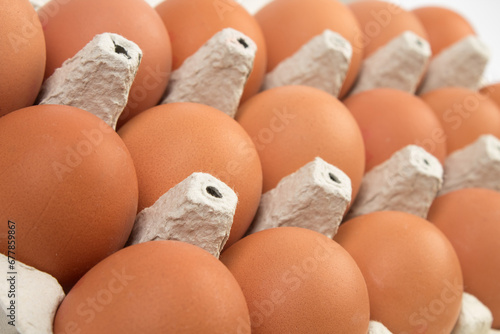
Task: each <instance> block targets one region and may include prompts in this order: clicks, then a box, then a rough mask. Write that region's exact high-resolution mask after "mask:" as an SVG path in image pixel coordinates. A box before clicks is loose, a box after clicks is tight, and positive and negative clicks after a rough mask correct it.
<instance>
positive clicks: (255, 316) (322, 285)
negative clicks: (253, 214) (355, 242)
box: [221, 227, 370, 334]
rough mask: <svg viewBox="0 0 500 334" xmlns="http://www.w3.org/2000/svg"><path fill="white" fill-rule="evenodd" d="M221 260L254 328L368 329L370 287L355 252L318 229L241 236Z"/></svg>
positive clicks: (255, 330)
mask: <svg viewBox="0 0 500 334" xmlns="http://www.w3.org/2000/svg"><path fill="white" fill-rule="evenodd" d="M221 261H222V262H223V263H224V264H225V265H226V266H227V267H228V268H229V270H230V271H231V273H233V275H234V277H235V278H236V280H237V281H238V283H239V284H240V286H241V288H242V290H243V294H244V295H245V298H246V300H247V304H248V308H249V311H250V321H251V324H252V333H255V334H261V333H269V334H274V333H297V334H299V333H304V334H306V333H307V334H310V333H349V334H356V333H359V334H366V332H367V330H368V322H369V318H370V312H369V301H368V292H367V289H366V284H365V281H364V279H363V276H362V274H361V272H360V270H359V268H358V267H357V266H356V263H355V262H354V260H353V259H352V257H351V256H350V255H349V254H348V253H347V252H346V251H345V250H344V249H343V248H342V247H340V246H339V245H338V244H337V243H336V242H334V241H332V240H331V239H329V238H327V237H325V236H324V235H322V234H319V233H317V232H314V231H311V230H307V229H302V228H297V227H279V228H275V229H270V230H264V231H261V232H258V233H255V234H252V235H250V236H247V237H245V238H244V239H242V240H240V241H238V242H237V243H236V244H234V245H233V246H232V247H230V248H229V249H227V250H226V251H225V252H224V253H222V256H221Z"/></svg>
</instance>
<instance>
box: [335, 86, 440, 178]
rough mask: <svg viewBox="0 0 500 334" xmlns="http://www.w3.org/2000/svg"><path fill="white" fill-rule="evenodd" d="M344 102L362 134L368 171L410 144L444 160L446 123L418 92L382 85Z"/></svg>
mask: <svg viewBox="0 0 500 334" xmlns="http://www.w3.org/2000/svg"><path fill="white" fill-rule="evenodd" d="M344 103H345V105H346V106H347V108H348V109H349V110H350V111H351V113H352V115H353V116H354V118H355V119H356V121H357V122H358V125H359V128H360V129H361V133H362V134H363V139H364V142H365V149H366V171H369V170H370V169H372V168H373V167H375V166H377V165H379V164H381V163H383V162H384V161H386V160H387V159H389V158H390V157H391V156H392V155H393V154H394V153H396V152H397V151H399V150H400V149H402V148H404V147H405V146H408V145H418V146H421V147H423V148H425V149H426V150H427V151H428V152H429V153H431V154H433V155H434V156H435V157H436V158H438V159H439V160H440V161H441V163H443V162H444V159H445V157H446V144H445V140H446V139H445V134H444V130H443V127H442V126H441V124H440V123H439V120H438V119H437V117H436V116H435V115H434V113H433V112H432V110H431V109H430V108H429V106H427V105H426V104H425V103H424V102H423V101H422V100H421V99H419V98H418V97H416V96H415V95H412V94H409V93H406V92H403V91H400V90H396V89H389V88H379V89H374V90H369V91H365V92H362V93H359V94H356V95H353V96H351V97H349V98H348V99H346V100H345V101H344Z"/></svg>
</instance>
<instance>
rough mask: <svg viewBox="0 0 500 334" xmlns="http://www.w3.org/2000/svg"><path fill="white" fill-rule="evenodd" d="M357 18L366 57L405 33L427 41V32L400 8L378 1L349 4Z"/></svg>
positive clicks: (413, 17)
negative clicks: (407, 32)
mask: <svg viewBox="0 0 500 334" xmlns="http://www.w3.org/2000/svg"><path fill="white" fill-rule="evenodd" d="M349 8H350V9H351V10H352V12H353V13H354V16H355V17H356V18H357V20H358V22H359V25H360V27H361V31H362V35H361V36H359V37H358V43H360V44H362V45H363V46H364V49H365V52H364V57H365V58H368V57H370V56H371V55H372V54H373V53H374V52H375V51H377V50H378V49H379V48H380V47H383V46H385V45H386V44H387V43H389V42H390V41H391V40H393V39H394V38H396V37H398V36H399V35H401V34H402V33H403V32H405V31H411V32H413V33H415V34H416V35H418V36H420V37H422V38H423V39H425V40H427V38H428V36H427V32H426V31H425V28H424V27H423V26H422V23H420V21H419V20H418V18H417V16H416V15H415V14H413V13H412V12H409V11H407V10H404V9H403V8H401V7H400V6H398V5H396V4H393V3H390V2H386V1H378V0H360V1H355V2H352V3H350V4H349Z"/></svg>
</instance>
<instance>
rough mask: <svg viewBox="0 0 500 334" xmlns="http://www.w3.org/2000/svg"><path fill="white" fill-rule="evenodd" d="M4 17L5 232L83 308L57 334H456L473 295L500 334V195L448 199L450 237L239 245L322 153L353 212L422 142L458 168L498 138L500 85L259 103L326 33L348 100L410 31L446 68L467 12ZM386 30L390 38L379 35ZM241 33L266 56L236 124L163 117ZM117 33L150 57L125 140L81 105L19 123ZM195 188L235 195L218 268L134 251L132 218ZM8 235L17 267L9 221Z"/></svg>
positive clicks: (196, 4) (209, 10)
mask: <svg viewBox="0 0 500 334" xmlns="http://www.w3.org/2000/svg"><path fill="white" fill-rule="evenodd" d="M2 8H5V9H6V10H3V9H2V13H1V14H0V15H2V16H3V22H8V20H10V21H12V22H13V25H12V26H9V27H7V28H6V31H8V32H9V33H8V34H7V36H5V38H4V37H2V38H1V41H2V42H1V43H3V44H2V50H10V51H11V52H7V55H8V56H9V58H8V60H9V62H7V63H8V64H9V65H8V66H7V67H2V68H1V70H2V79H0V88H1V89H0V114H2V115H5V114H7V115H6V116H3V117H2V118H0V129H1V130H0V152H2V159H1V160H0V187H1V189H0V203H1V204H0V206H1V210H0V217H1V219H2V221H5V222H7V221H8V220H12V221H16V223H17V224H18V225H17V226H18V229H17V231H16V233H17V234H16V238H17V241H18V248H17V250H18V253H17V256H18V257H17V258H18V260H19V261H22V262H25V263H27V264H29V265H32V266H34V267H36V268H37V269H39V270H42V271H45V272H48V273H50V274H52V275H54V276H55V277H56V278H57V279H58V280H59V282H60V283H61V284H62V285H63V286H64V288H65V289H66V291H69V293H68V296H67V297H66V299H65V300H64V302H63V304H62V305H61V307H60V309H59V311H58V313H57V317H56V320H55V332H56V333H127V332H129V333H142V332H145V333H155V332H165V331H167V332H176V333H249V332H250V331H252V332H255V333H290V332H292V333H320V332H325V333H366V331H367V329H368V321H369V320H370V319H372V320H378V321H381V322H382V323H383V324H384V325H386V326H387V327H388V328H389V329H390V330H391V331H392V332H395V333H400V332H404V331H406V332H411V333H424V332H427V333H446V332H450V331H451V330H452V328H453V326H454V324H455V321H456V319H457V316H458V312H459V311H460V304H461V294H462V292H463V291H464V290H465V291H467V292H470V293H472V294H474V295H475V296H477V297H478V298H479V299H480V300H481V301H482V302H483V303H485V304H486V305H487V306H488V307H489V308H490V309H491V311H492V312H493V314H494V319H495V320H494V324H493V326H494V327H496V328H498V327H499V326H500V323H499V321H500V314H499V312H500V305H499V304H500V288H499V286H498V282H499V281H500V280H499V279H498V277H499V272H500V257H498V256H496V253H497V252H496V251H495V250H496V249H498V246H499V245H498V242H499V241H498V240H499V239H498V236H499V235H500V231H499V227H498V224H497V222H498V218H499V215H500V213H499V212H498V208H499V207H500V195H498V194H497V193H494V192H492V191H487V190H462V191H458V192H456V193H452V194H449V195H445V196H442V197H440V198H439V199H438V200H437V201H436V203H435V204H434V206H433V207H432V208H431V213H430V215H429V220H431V221H432V222H433V223H435V225H436V226H437V227H438V228H439V229H440V230H441V231H442V232H440V231H439V230H438V229H437V228H435V227H434V226H433V225H431V224H428V223H427V222H426V221H425V220H423V219H420V218H417V217H414V216H411V215H408V214H403V213H397V212H383V213H374V214H370V215H366V216H362V217H359V218H356V219H353V220H352V221H350V222H347V223H345V224H343V225H342V227H341V228H340V231H339V234H338V235H337V236H336V237H335V238H334V240H335V241H332V240H331V239H328V238H326V237H324V236H322V235H320V234H318V233H316V232H311V231H307V230H303V229H299V228H278V229H274V230H269V231H263V232H259V233H257V234H255V235H251V236H247V237H245V238H243V239H241V238H242V237H243V236H244V234H245V232H246V230H247V229H248V227H249V225H250V224H251V222H252V219H253V217H254V215H255V213H256V210H257V208H258V205H259V200H260V195H261V193H262V192H266V191H268V190H271V189H273V188H274V187H275V186H276V185H277V183H278V182H279V181H280V180H281V179H282V178H283V177H285V176H286V175H289V174H290V173H293V172H294V171H296V170H297V169H298V168H300V167H302V166H303V165H305V164H306V163H308V162H309V161H311V160H313V159H314V158H315V157H316V156H320V157H322V158H323V159H325V160H326V161H327V162H329V163H332V164H334V165H336V166H338V167H339V168H341V169H342V170H344V171H345V173H346V174H348V176H349V177H350V178H351V180H352V184H353V200H354V198H355V196H356V193H357V190H358V189H359V185H360V183H361V179H362V177H363V174H364V173H365V172H366V171H369V170H370V169H371V168H373V167H374V166H376V165H378V164H380V163H381V162H383V161H385V160H386V159H387V158H389V157H390V156H391V155H392V154H393V153H394V152H396V151H397V150H399V149H401V148H402V147H404V146H406V145H408V144H415V143H417V144H418V143H420V144H421V146H424V147H425V148H426V149H427V150H428V151H429V152H430V153H432V154H434V155H435V156H436V157H437V158H438V159H439V160H440V161H441V162H444V159H445V158H446V156H447V155H448V154H450V153H451V152H453V151H455V150H457V149H460V148H463V147H464V146H465V145H467V144H470V143H472V142H473V141H474V140H475V139H477V137H478V136H479V135H481V134H485V133H490V134H494V135H496V136H497V137H500V124H499V123H500V111H499V108H498V106H496V105H495V103H494V102H493V101H492V100H490V99H489V98H488V97H487V96H486V95H490V96H492V97H495V96H497V97H498V96H500V94H498V91H497V90H495V89H494V87H493V88H490V89H486V90H485V91H484V93H485V94H486V95H484V94H483V95H480V94H478V93H477V92H473V91H470V90H466V89H462V88H445V89H441V90H436V91H433V92H430V93H428V94H426V95H424V96H422V97H421V98H418V97H416V96H414V95H411V94H408V93H404V92H400V91H397V90H393V89H377V90H372V91H368V92H364V93H360V94H357V95H354V96H351V97H349V98H347V99H346V100H344V101H343V102H344V103H341V102H339V100H337V99H336V98H334V97H332V96H331V95H329V94H326V93H324V92H321V91H319V90H316V89H314V88H307V87H300V86H295V87H292V86H289V87H282V88H276V89H272V90H269V91H265V92H262V93H259V94H257V95H255V94H256V93H257V92H258V90H259V87H260V83H261V82H262V79H263V76H264V74H265V71H266V66H267V70H268V71H269V70H272V69H273V68H274V67H275V66H276V65H277V64H278V63H279V62H280V61H282V60H283V59H285V58H286V57H288V56H290V55H291V54H293V52H295V51H296V50H297V49H298V48H299V47H300V46H301V45H302V44H304V43H305V42H306V41H308V40H309V39H310V38H312V37H313V36H314V35H316V34H319V33H321V32H322V31H324V29H327V28H329V29H332V30H334V31H337V32H339V33H341V34H342V35H344V37H346V38H347V39H348V40H349V41H350V42H351V44H352V45H353V47H354V56H353V61H352V63H351V68H350V72H349V74H348V78H347V79H346V81H345V84H344V88H343V91H342V93H341V95H342V96H346V95H347V93H348V91H349V88H350V87H352V85H353V84H354V82H355V79H356V75H357V73H358V71H359V67H360V65H361V62H362V59H363V57H365V58H366V57H367V56H369V55H370V54H372V53H373V52H374V51H375V50H376V49H377V48H378V47H380V46H382V45H384V44H386V43H387V42H388V41H389V40H391V39H392V38H394V37H396V36H397V35H399V34H400V33H402V32H403V31H405V30H411V31H414V32H415V33H417V34H418V35H420V36H422V37H424V38H426V39H428V40H429V42H430V43H431V47H432V49H433V51H434V53H435V54H437V53H439V52H440V50H442V49H444V48H446V47H447V46H449V45H451V44H452V43H454V42H456V41H457V40H459V39H460V38H462V37H464V36H465V35H467V34H470V33H473V30H472V28H470V25H468V23H467V22H465V21H464V20H463V19H461V18H460V17H459V16H457V15H456V14H454V13H451V12H449V11H447V10H442V9H436V8H427V9H420V10H416V11H414V12H413V13H412V12H406V11H403V10H402V9H400V8H399V7H397V6H393V5H388V4H387V3H384V2H380V1H370V2H359V3H356V4H354V5H351V6H350V7H349V8H348V7H346V6H344V5H342V4H341V3H339V2H337V1H334V0H314V1H303V0H287V1H285V0H275V1H273V2H271V3H270V4H269V5H268V6H266V7H265V8H263V9H262V10H261V11H260V12H259V13H258V14H257V15H256V16H255V18H254V17H252V16H251V15H250V14H248V13H247V12H246V11H245V10H244V9H243V8H242V7H241V6H239V5H238V4H237V3H236V2H233V1H229V0H223V1H222V0H221V1H213V0H182V1H181V0H167V1H165V2H163V3H162V4H160V5H159V6H158V7H157V8H156V11H155V10H154V9H152V8H151V7H149V5H147V4H146V3H145V2H144V1H142V0H126V1H123V0H122V1H120V2H117V1H111V0H109V1H94V0H85V1H83V0H71V1H64V2H63V1H57V0H53V1H51V2H49V3H48V4H47V5H46V6H45V7H43V8H42V9H41V10H40V11H39V13H38V16H39V19H37V18H36V13H35V12H34V11H33V9H32V8H31V7H30V4H29V3H28V2H27V1H16V3H15V4H12V3H5V4H2ZM374 12H375V13H376V15H375V16H373V13H374ZM436 13H437V14H436ZM333 15H338V18H336V19H335V18H334V16H333ZM436 15H437V16H439V18H440V22H441V24H438V25H435V23H436V19H433V18H432V16H436ZM428 17H431V18H430V19H428ZM16 20H17V21H16ZM162 21H163V22H162ZM444 21H446V23H445V22H444ZM373 22H375V23H377V24H378V25H376V27H378V29H379V30H380V31H379V32H378V33H377V34H370V30H369V29H370V26H372V27H373V26H374V25H373ZM30 23H31V24H30ZM163 23H165V24H163ZM370 23H371V25H370ZM227 26H231V27H234V28H236V29H239V30H241V31H242V32H244V33H245V34H247V35H248V36H249V37H251V38H252V39H253V40H254V41H255V42H256V43H257V45H258V50H259V51H258V54H257V57H256V60H255V65H254V70H253V72H252V75H251V77H250V78H249V81H248V83H247V86H246V89H245V93H244V96H243V98H242V100H243V101H244V103H243V104H242V105H241V107H240V109H239V111H238V114H237V116H236V121H234V120H232V119H231V118H230V117H228V116H226V115H224V114H223V113H221V112H219V111H218V110H215V109H213V108H211V107H207V106H202V105H197V104H189V103H179V104H170V105H164V106H158V107H154V108H152V107H153V106H154V105H155V104H156V103H157V102H158V100H159V99H160V98H161V95H162V94H163V92H164V91H165V88H166V85H167V83H168V77H169V74H170V71H171V68H173V69H176V68H178V67H179V66H180V65H181V64H182V62H183V61H184V60H185V59H186V58H187V57H188V56H189V55H191V54H192V53H193V52H195V51H196V50H197V49H198V48H199V47H200V46H201V45H202V44H203V43H204V42H205V41H206V40H207V39H208V38H210V37H211V36H212V35H213V34H214V33H215V32H217V31H219V30H220V29H222V28H224V27H227ZM27 27H28V28H27ZM41 27H43V33H42V28H41ZM30 29H32V30H30ZM367 29H368V30H367ZM104 31H112V32H117V33H120V34H122V35H123V36H125V37H126V38H129V39H131V40H133V41H134V42H136V43H137V44H138V45H139V46H140V47H141V49H142V50H143V52H144V58H143V61H142V64H141V67H140V70H139V74H138V76H137V77H136V80H135V83H134V87H133V88H132V90H131V93H130V99H129V104H128V107H127V108H126V110H125V112H124V114H123V117H122V124H124V125H123V126H122V127H121V129H120V130H119V131H118V134H117V133H116V132H114V131H113V130H112V129H111V128H110V127H108V126H107V125H106V124H104V122H102V121H100V120H99V119H98V118H97V117H95V116H93V115H91V114H89V113H87V112H85V111H82V110H79V109H77V108H72V107H63V106H35V107H30V108H26V109H22V110H18V109H20V108H22V107H25V106H29V105H31V104H33V102H34V100H35V98H36V94H37V93H38V90H39V87H40V84H41V82H42V80H43V77H44V73H43V72H44V71H45V77H47V76H49V75H50V74H51V73H52V72H53V71H54V70H55V69H56V68H57V67H59V66H61V64H62V63H63V61H64V60H65V59H67V58H69V57H71V56H73V55H74V54H75V53H76V52H77V51H78V50H79V49H81V48H82V47H83V46H84V45H85V44H86V43H87V42H88V41H89V40H90V39H91V38H92V37H93V36H94V35H95V34H97V33H101V32H104ZM44 40H45V43H44ZM45 48H46V51H47V52H46V54H47V59H45V51H44V50H45ZM28 50H31V51H32V52H31V53H29V52H27V51H28ZM266 61H267V65H266ZM45 64H46V65H45ZM4 66H5V65H4ZM9 70H10V71H9ZM495 93H496V94H495ZM252 95H255V96H254V97H252ZM456 105H458V106H459V107H456ZM460 106H461V107H460ZM136 115H137V116H136ZM133 116H135V117H134V118H133V119H131V120H130V121H128V122H126V121H127V120H129V119H130V118H132V117H133ZM125 122H126V123H125ZM199 171H203V172H207V173H210V174H213V175H214V176H216V177H218V178H220V179H221V180H222V181H224V182H225V183H227V184H228V185H229V186H230V187H232V188H233V189H234V190H235V191H236V193H237V194H238V197H239V202H238V208H237V211H236V215H235V219H234V224H233V228H232V230H231V236H230V239H229V241H228V244H227V246H226V248H227V250H226V251H225V252H224V253H223V254H222V256H221V260H222V263H221V262H220V261H217V260H215V259H214V258H213V257H211V256H209V255H208V254H206V253H205V252H204V251H202V250H201V249H199V248H197V247H194V246H190V245H187V244H184V243H180V242H174V241H164V242H148V243H144V244H141V245H136V246H130V247H127V248H124V249H122V250H120V249H121V248H123V246H124V244H125V242H126V240H127V238H128V236H129V234H130V231H131V229H132V225H133V221H134V218H135V215H136V213H137V212H138V211H140V210H142V209H144V208H146V207H148V206H151V205H152V204H153V203H154V202H155V201H156V200H157V199H158V198H159V197H160V196H161V195H162V194H163V193H165V192H166V191H167V190H168V189H170V188H171V187H173V186H174V185H176V184H177V183H179V182H180V181H182V180H183V179H185V178H186V177H187V176H189V175H190V174H191V173H193V172H199ZM311 219H312V218H311ZM0 231H1V238H0V239H1V240H0V241H1V246H0V247H1V248H0V249H2V253H6V247H7V241H6V235H7V232H6V231H7V224H3V223H2V226H1V227H0ZM443 233H444V234H443ZM445 235H446V236H447V237H448V239H447V238H445V237H444V236H445ZM239 239H241V241H238V240H239ZM448 240H449V241H448ZM339 244H340V246H342V247H340V246H339ZM486 260H487V261H486ZM224 265H225V266H224ZM77 281H78V283H76V282H77ZM75 283H76V285H75ZM73 285H74V286H73ZM245 301H246V302H245Z"/></svg>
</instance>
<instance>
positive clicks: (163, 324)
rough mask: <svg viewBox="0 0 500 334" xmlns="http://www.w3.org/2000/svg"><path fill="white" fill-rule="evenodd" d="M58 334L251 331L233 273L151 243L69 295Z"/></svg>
mask: <svg viewBox="0 0 500 334" xmlns="http://www.w3.org/2000/svg"><path fill="white" fill-rule="evenodd" d="M54 333H92V334H109V333H120V334H128V333H130V334H136V333H148V334H160V333H162V334H163V333H179V334H181V333H186V334H188V333H250V320H249V315H248V307H247V305H246V303H245V297H244V296H243V293H242V292H241V288H240V287H239V285H238V283H237V282H236V280H235V279H234V277H233V276H232V275H231V273H230V272H229V270H227V268H226V267H224V265H223V264H222V263H220V261H218V260H217V259H216V258H215V257H213V256H212V255H210V254H209V253H208V252H206V251H204V250H203V249H201V248H199V247H196V246H192V245H189V244H186V243H183V242H179V241H150V242H146V243H142V244H138V245H134V246H131V247H127V248H125V249H122V250H121V251H119V252H117V253H115V254H113V255H111V256H110V257H108V258H106V259H105V260H103V261H102V262H100V263H99V264H97V265H96V266H95V267H94V268H92V269H91V270H90V271H89V272H88V273H87V274H86V275H85V276H83V277H82V279H81V280H80V281H78V283H77V284H76V285H75V287H74V288H73V289H72V290H71V291H70V292H69V293H68V295H67V296H66V298H65V299H64V301H63V302H62V304H61V306H60V307H59V309H58V311H57V314H56V318H55V321H54Z"/></svg>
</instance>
